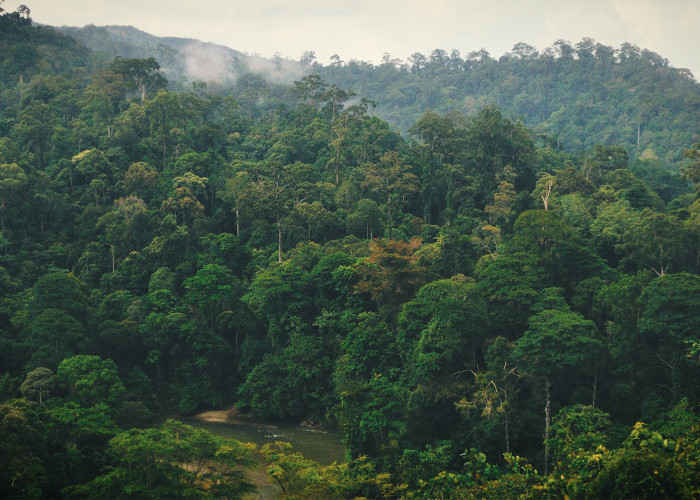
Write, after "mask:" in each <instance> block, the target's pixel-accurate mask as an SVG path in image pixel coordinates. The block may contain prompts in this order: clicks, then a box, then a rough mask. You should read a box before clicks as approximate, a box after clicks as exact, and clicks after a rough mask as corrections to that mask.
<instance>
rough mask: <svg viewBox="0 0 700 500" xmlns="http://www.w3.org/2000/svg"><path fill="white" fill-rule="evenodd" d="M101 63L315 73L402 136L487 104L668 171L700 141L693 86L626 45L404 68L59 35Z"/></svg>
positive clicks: (213, 79)
mask: <svg viewBox="0 0 700 500" xmlns="http://www.w3.org/2000/svg"><path fill="white" fill-rule="evenodd" d="M59 29H60V31H62V32H63V33H66V34H68V35H70V36H72V37H74V38H76V39H79V40H81V41H82V42H83V43H84V44H85V45H86V46H87V47H89V48H90V49H92V50H93V51H95V52H96V53H98V54H101V55H102V57H105V58H109V59H111V58H113V57H115V56H121V57H139V58H148V57H154V58H155V59H156V60H158V61H159V63H160V65H161V68H162V70H163V72H164V73H165V75H166V76H167V78H168V80H169V82H170V85H171V88H174V89H183V90H187V89H191V88H192V84H193V83H194V82H197V81H205V82H208V84H209V86H210V89H212V90H215V91H219V92H221V93H225V92H226V91H227V90H226V89H228V88H231V87H233V86H234V85H235V84H236V82H237V80H238V79H239V78H240V76H242V75H244V74H246V73H255V74H260V75H262V76H264V77H265V79H266V80H268V81H269V82H271V83H291V82H292V81H294V80H299V79H300V78H301V76H303V75H304V74H310V73H317V74H319V75H320V76H321V77H322V78H323V79H325V80H326V81H327V82H328V84H329V85H331V84H332V85H337V86H338V87H341V88H345V89H352V90H354V91H355V92H356V93H357V94H358V95H359V96H363V97H367V98H369V99H371V100H373V101H375V102H376V103H377V108H376V110H375V112H376V114H377V115H378V116H379V117H380V118H382V119H384V120H386V121H387V122H389V123H390V124H392V125H393V126H394V127H395V128H396V129H398V130H400V131H401V132H402V133H408V130H409V129H410V127H411V126H412V125H413V124H414V123H415V122H416V121H417V120H418V118H419V117H420V116H421V115H422V114H423V113H424V112H425V110H426V109H432V110H433V111H436V112H438V113H441V114H445V113H449V112H452V111H458V112H460V113H462V114H463V115H465V116H471V115H473V114H475V113H476V112H477V111H478V110H479V109H481V108H483V107H484V106H486V105H489V104H496V105H498V106H499V107H500V108H501V109H502V110H503V112H504V114H505V115H506V116H509V117H513V118H521V119H522V120H523V121H524V122H525V124H526V125H528V126H529V127H532V128H533V129H534V130H535V131H536V132H537V133H538V134H540V138H541V140H542V141H547V142H548V143H555V144H559V145H561V146H563V147H564V148H565V149H567V150H569V151H574V152H575V151H584V150H586V149H590V148H592V147H593V146H594V145H595V144H602V145H621V146H624V147H625V148H626V149H627V150H628V152H629V154H630V156H631V157H632V158H638V157H639V156H641V155H642V154H643V153H644V154H645V157H647V158H658V159H659V160H660V161H661V163H664V162H666V163H668V164H670V165H676V166H677V165H678V164H679V163H680V162H681V161H682V154H683V151H684V149H685V148H687V147H689V146H690V145H691V144H692V143H693V142H697V141H698V140H700V84H699V83H698V82H697V81H696V80H695V78H694V77H693V75H692V74H690V72H689V71H688V70H686V69H677V68H673V67H672V66H670V65H669V61H668V60H667V59H665V58H663V57H662V56H660V55H659V54H656V53H654V52H651V51H649V50H646V49H640V48H639V47H636V46H634V45H632V44H629V43H625V44H622V45H621V46H620V47H619V48H617V49H615V48H613V47H609V46H606V45H602V44H600V43H597V42H595V41H594V40H592V39H590V38H584V39H583V40H581V41H580V42H579V43H577V44H575V45H572V44H570V43H569V42H566V41H563V40H558V41H557V42H555V43H554V45H553V46H552V47H549V48H546V49H544V50H543V51H541V52H538V51H537V50H536V49H535V48H534V47H532V46H530V45H527V44H525V43H519V44H517V45H515V46H514V47H513V49H512V52H510V53H507V54H505V55H503V56H502V57H500V58H498V59H495V58H492V57H491V56H490V54H489V53H488V52H487V51H485V50H483V49H482V50H480V51H477V52H471V53H469V54H467V55H466V56H464V57H462V56H461V55H460V53H459V51H452V52H451V53H449V54H448V53H447V52H445V51H444V50H439V49H438V50H434V51H433V52H432V53H431V54H429V55H423V54H420V53H416V54H413V55H412V56H411V57H410V58H409V60H408V62H403V61H400V60H396V59H391V57H390V56H388V55H387V56H386V57H385V58H384V60H383V62H382V63H381V64H378V65H373V64H371V63H368V62H362V61H354V60H353V61H350V62H343V61H341V60H340V59H337V60H336V61H334V62H333V63H332V64H330V65H328V66H324V65H321V64H318V63H317V62H314V61H313V58H310V59H306V60H304V61H291V60H289V59H281V58H277V59H266V58H263V57H259V56H249V55H247V54H243V53H241V52H239V51H236V50H233V49H230V48H228V47H223V46H220V45H215V44H212V43H204V42H200V41H198V40H192V39H185V38H172V37H156V36H153V35H149V34H148V33H144V32H143V31H140V30H138V29H136V28H133V27H131V26H103V27H97V26H85V27H83V28H67V27H63V28H59Z"/></svg>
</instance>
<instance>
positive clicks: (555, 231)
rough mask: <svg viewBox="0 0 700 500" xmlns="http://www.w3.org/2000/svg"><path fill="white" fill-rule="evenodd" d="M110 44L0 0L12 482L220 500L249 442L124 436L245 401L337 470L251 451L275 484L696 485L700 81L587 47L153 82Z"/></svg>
mask: <svg viewBox="0 0 700 500" xmlns="http://www.w3.org/2000/svg"><path fill="white" fill-rule="evenodd" d="M110 30H112V29H111V28H110ZM107 31H108V30H106V29H100V28H94V27H93V28H86V31H85V32H84V33H87V35H85V36H87V37H88V38H89V37H93V39H92V40H93V41H92V42H89V43H95V42H94V41H95V40H98V39H99V40H102V42H100V43H101V46H102V48H103V49H104V48H106V47H107V45H106V44H105V43H104V40H106V39H107V38H106V37H109V36H111V35H108V34H107ZM73 32H77V30H73ZM109 32H110V33H125V31H124V30H123V29H121V28H115V29H114V30H112V31H109ZM132 35H134V36H137V37H140V38H139V39H140V40H142V41H144V43H152V42H153V40H154V39H153V38H149V37H148V36H146V35H145V34H140V35H139V34H138V33H136V32H132ZM129 43H130V42H129ZM129 43H125V42H124V43H123V42H118V43H115V44H114V47H110V48H109V50H115V51H118V52H119V53H118V54H113V55H115V56H116V55H119V56H120V57H118V58H116V59H113V60H111V61H110V60H109V59H108V58H109V57H111V56H105V55H100V54H96V53H90V52H89V51H88V50H87V49H85V48H84V47H83V46H79V45H78V44H76V43H75V42H74V41H72V39H69V38H66V37H64V36H62V35H59V34H58V33H56V32H55V31H54V30H52V29H51V28H48V27H45V26H33V25H32V24H31V22H30V20H29V17H28V10H27V9H20V10H18V12H16V13H4V12H0V53H2V54H3V56H4V57H3V58H2V61H0V292H1V293H0V295H1V298H0V394H1V395H2V396H3V397H14V396H18V395H21V396H23V398H24V400H23V401H20V402H17V401H12V400H9V401H6V402H5V403H4V404H3V405H0V407H2V408H3V409H2V410H0V417H1V418H2V419H3V420H2V424H1V425H2V426H3V438H5V435H7V439H6V440H4V441H3V443H2V446H3V448H2V454H1V456H0V462H2V467H0V475H2V481H1V482H0V484H1V485H0V488H3V489H2V494H3V495H4V496H8V497H16V496H45V497H59V496H61V495H77V496H90V497H101V496H138V497H141V496H174V497H191V496H217V497H221V496H233V497H236V496H240V495H241V494H242V492H243V490H245V489H246V488H247V487H246V485H245V484H244V483H245V481H243V479H242V475H241V474H243V470H242V469H241V466H242V465H243V462H245V457H244V455H247V452H246V451H245V449H244V448H245V447H243V448H240V447H238V445H235V444H233V443H228V442H224V441H221V440H217V439H216V438H212V437H210V436H207V435H205V434H203V433H200V432H199V431H196V430H194V429H191V428H188V427H185V426H181V425H180V424H175V423H168V424H166V426H165V427H163V428H152V427H151V428H143V429H132V430H130V431H126V432H124V431H123V430H122V429H120V428H119V427H120V426H129V425H139V426H144V427H145V426H147V425H148V424H149V422H150V419H151V417H152V415H154V414H163V413H168V412H171V411H179V412H181V413H183V414H190V413H194V412H196V411H198V410H200V409H205V408H219V407H225V406H227V405H230V404H233V403H234V402H236V399H238V402H239V403H240V404H241V406H242V407H244V408H245V409H246V410H249V411H251V413H253V414H254V416H255V415H257V416H260V415H264V416H267V417H274V418H277V419H294V420H296V421H301V420H313V421H314V422H321V423H324V424H328V425H334V426H337V427H338V428H339V429H340V433H341V436H342V438H343V440H344V441H345V442H346V444H347V450H348V456H349V457H351V458H356V459H357V461H350V462H347V463H344V464H341V465H333V466H329V467H322V466H319V465H318V464H313V463H311V462H309V461H306V460H305V459H303V457H300V456H297V455H295V454H292V453H289V452H288V450H286V449H283V448H280V447H279V446H278V447H277V448H275V447H274V446H271V447H270V448H269V449H268V450H267V451H266V452H265V453H268V455H269V463H268V465H270V467H272V469H271V471H272V475H273V476H274V477H275V478H277V479H278V480H279V481H280V482H281V483H282V484H284V485H285V486H284V487H285V488H287V489H288V491H287V494H288V495H296V496H309V495H312V496H313V495H316V496H323V497H341V498H346V497H352V496H365V497H370V498H376V497H381V496H394V497H398V496H411V495H413V496H417V497H421V496H422V497H426V498H427V497H430V498H439V497H445V498H446V497H450V498H460V497H469V498H471V497H479V496H481V497H483V496H487V497H515V496H521V497H562V496H564V495H569V496H570V497H580V496H585V495H586V494H587V491H588V490H587V488H589V487H591V488H592V487H593V486H592V485H595V488H597V489H596V490H595V491H599V492H601V493H600V494H601V495H608V496H610V495H613V496H614V495H632V496H640V497H642V496H653V495H662V494H665V495H677V496H680V497H682V496H684V495H686V496H687V495H690V494H695V493H697V492H695V491H694V490H692V488H694V487H695V486H694V485H697V484H698V466H697V464H698V452H697V450H698V448H699V447H698V439H697V422H696V420H697V419H696V418H695V416H694V413H693V410H694V409H695V406H696V405H697V402H698V401H700V392H699V389H698V388H699V387H700V379H699V374H700V371H698V358H697V354H698V348H697V346H698V344H699V343H700V338H698V335H697V332H698V321H699V319H698V312H697V311H698V310H700V304H698V301H697V297H698V296H700V284H699V283H698V282H697V280H698V276H697V272H698V270H700V267H699V264H698V263H699V262H700V261H699V260H698V251H697V248H698V242H699V241H700V240H699V237H698V234H700V231H698V228H700V225H699V224H700V202H698V200H697V196H696V193H695V192H693V189H692V187H693V185H694V184H697V182H696V181H697V178H696V177H697V176H696V175H695V173H694V172H695V170H697V169H696V168H695V167H696V163H697V161H696V160H697V156H698V154H697V149H698V148H697V145H692V146H690V147H689V148H688V146H689V144H690V138H691V133H692V131H693V127H694V124H697V123H698V120H697V116H696V115H697V113H696V111H697V109H696V106H695V104H693V103H694V102H695V100H696V98H695V97H694V96H695V94H697V84H696V83H695V82H693V81H691V80H689V79H688V78H687V77H686V76H684V74H683V73H682V72H681V71H678V70H675V69H673V68H670V67H668V65H667V63H666V62H664V60H663V59H661V58H660V57H659V56H657V55H656V54H653V53H651V52H648V51H640V50H638V49H637V48H636V47H634V46H631V45H629V44H626V45H624V46H623V47H621V48H620V49H618V50H616V51H615V50H613V49H612V48H609V47H605V46H602V45H600V44H595V42H593V41H592V40H588V39H584V40H582V41H581V42H580V43H579V44H576V45H575V46H571V45H570V44H568V43H567V42H565V41H558V42H556V44H555V46H554V47H553V48H551V50H547V51H544V52H542V53H541V54H538V53H537V51H536V50H535V49H534V48H533V47H529V46H527V45H526V44H518V45H516V46H515V47H514V48H513V51H512V53H509V54H506V55H505V56H504V57H503V58H501V59H500V60H499V61H496V60H494V59H492V58H491V57H490V56H489V55H488V53H486V52H485V51H481V52H475V53H472V54H469V55H467V56H466V57H462V56H460V54H459V53H457V52H456V51H455V52H453V53H452V54H450V55H448V54H447V53H445V52H443V51H439V50H437V51H434V52H433V53H432V54H431V55H430V56H429V57H426V56H422V55H421V54H414V55H413V56H412V57H411V62H410V64H407V65H402V64H401V63H400V62H397V61H395V60H392V59H391V58H390V57H389V56H387V57H386V58H385V60H384V61H383V63H382V64H381V65H379V66H372V65H369V64H365V63H359V62H356V61H353V62H350V63H342V62H341V61H340V60H339V59H336V61H335V63H334V64H333V65H332V67H330V68H323V67H322V66H321V65H319V64H315V63H312V62H311V61H312V58H310V57H309V58H308V62H309V64H311V66H310V68H307V69H311V70H313V71H316V72H317V74H316V75H313V74H306V75H305V76H304V77H302V78H301V80H300V81H299V82H297V83H296V84H294V85H287V84H276V83H268V82H266V81H265V79H264V78H263V77H262V76H260V75H254V74H250V73H248V74H244V73H246V72H247V71H249V70H250V68H249V67H247V64H248V63H249V59H248V58H247V57H246V56H243V55H239V56H237V57H239V59H238V60H237V61H231V64H232V65H233V67H235V68H236V70H237V73H239V74H242V75H243V76H241V77H240V78H239V79H238V81H236V82H232V81H228V80H227V79H225V78H224V79H222V82H221V83H217V84H213V83H207V84H206V85H204V84H203V83H201V82H197V83H196V84H195V85H190V84H187V85H185V84H184V83H183V81H181V79H179V78H171V86H170V87H168V90H166V88H165V86H166V81H165V79H164V76H163V74H161V73H160V71H159V66H160V64H162V65H163V68H164V71H168V76H169V77H170V76H171V75H173V74H176V72H177V71H180V70H182V61H180V60H179V59H178V56H177V53H176V49H177V50H179V49H178V47H182V43H184V42H180V41H177V40H174V39H173V40H169V41H168V42H167V43H164V44H163V45H161V46H160V47H157V48H156V47H155V46H153V47H150V48H148V47H139V48H133V47H132V48H129V47H130V46H129ZM131 50H133V51H132V52H130V51H131ZM137 54H141V55H142V56H143V57H144V58H143V59H137V58H135V57H134V56H135V55H137ZM156 56H158V60H156ZM277 62H278V63H280V64H278V66H279V68H284V67H286V63H284V64H283V63H282V62H281V61H277ZM290 64H291V63H290ZM238 70H240V71H238ZM281 71H283V72H284V71H286V70H281ZM349 72H355V73H353V74H355V77H354V80H353V85H352V86H353V87H354V88H355V89H358V88H359V89H363V88H364V89H365V90H366V92H365V91H363V93H366V94H368V95H370V96H371V95H384V98H383V99H381V100H379V101H378V112H377V113H378V114H377V116H374V113H375V112H371V109H370V108H371V107H373V106H374V103H372V102H371V101H369V100H368V99H366V98H363V97H359V98H358V99H356V100H350V99H351V97H352V96H353V95H355V93H354V91H352V90H350V89H348V88H346V87H345V86H344V85H342V84H341V80H342V79H343V78H345V77H346V75H347V74H348V73H349ZM307 73H308V72H307ZM457 75H458V76H459V77H458V78H457ZM581 75H585V78H583V77H582V76H581ZM447 81H449V85H447V86H446V85H444V83H445V82H447ZM377 82H381V85H377ZM591 82H593V83H591ZM185 87H186V88H185ZM658 88H661V89H663V91H664V92H663V98H661V97H658V95H660V94H657V93H656V90H655V89H658ZM176 89H180V90H176ZM631 89H635V90H634V92H631V91H628V90H631ZM295 91H296V92H295ZM530 95H535V96H537V97H536V98H534V99H531V98H529V97H528V96H530ZM464 96H468V97H466V98H465V97H464ZM494 101H496V102H498V103H499V106H494V105H493V102H494ZM590 102H597V103H602V104H600V105H599V106H595V107H591V106H590V105H589V104H590ZM652 108H653V109H652ZM659 110H661V111H659ZM657 111H658V112H657ZM381 113H386V114H385V116H389V117H391V118H392V119H393V120H395V123H399V122H400V123H401V126H402V128H403V130H408V136H406V137H402V136H401V134H400V133H398V132H396V131H394V130H392V129H391V127H390V126H389V124H388V123H386V122H384V121H382V120H381V119H380V118H378V116H382V115H381ZM401 113H407V114H405V115H400V114H401ZM462 113H464V114H462ZM409 115H412V116H414V118H413V119H410V120H409V119H408V118H402V117H401V116H404V117H405V116H409ZM511 116H523V117H524V118H523V120H524V121H521V120H514V119H511V118H509V117H511ZM407 120H409V121H410V123H409V121H407ZM413 120H415V123H413ZM669 124H670V125H669ZM528 125H529V126H532V127H534V128H532V129H530V128H528ZM683 148H688V149H687V151H686V153H685V160H683V161H685V164H684V167H685V168H684V169H683V178H681V177H680V176H679V175H677V172H676V167H677V163H678V161H679V160H680V153H679V152H680V151H681V149H683ZM567 151H577V152H578V153H577V154H575V155H574V154H571V153H569V152H567ZM695 187H697V186H695ZM540 200H541V201H542V203H543V205H541V204H540ZM540 207H543V208H544V210H539V209H538V208H540ZM384 235H385V236H388V238H387V239H384V238H381V236H384ZM68 270H70V271H68ZM671 273H674V274H671ZM568 304H572V307H574V310H572V309H571V308H570V307H569V305H568ZM54 372H55V375H54ZM683 401H686V403H683V404H684V405H685V406H683V405H680V406H679V402H683ZM589 402H591V403H593V404H594V405H595V407H596V409H593V408H592V407H589V406H582V405H584V404H588V403H589ZM543 406H544V408H545V416H547V419H546V421H545V436H544V437H545V439H546V440H547V443H546V447H545V457H544V463H545V469H546V470H547V472H549V471H548V469H547V463H548V459H547V450H549V451H550V452H551V454H552V457H553V459H554V469H553V472H552V474H549V475H547V477H543V476H542V475H541V474H539V473H538V472H537V471H536V470H535V468H534V466H532V465H530V462H528V461H532V462H531V463H533V464H534V463H536V464H539V463H541V462H542V461H543V460H542V458H543V457H542V452H541V449H542V444H543V443H542V435H541V432H540V429H541V427H542V426H541V424H540V420H541V414H542V407H543ZM670 408H674V409H673V410H672V411H671V412H670V413H669V409H670ZM558 409H561V411H559V413H558V415H557V416H556V417H555V419H554V422H553V424H552V425H551V428H550V425H549V418H548V417H549V415H550V414H551V413H556V411H557V410H558ZM607 415H610V416H609V417H607ZM640 418H642V419H644V420H646V421H649V422H652V424H650V427H649V428H651V429H652V431H649V430H648V429H647V430H644V429H641V428H635V430H634V432H635V433H636V434H635V435H636V436H637V437H635V438H634V439H631V440H629V441H628V442H626V443H621V441H622V439H621V438H620V436H621V434H623V433H624V432H625V430H624V429H625V426H626V425H630V424H632V423H634V422H636V421H638V420H640ZM608 419H609V420H608ZM609 422H610V423H611V425H608V423H609ZM671 422H673V424H674V425H671ZM654 432H656V434H654ZM115 436H116V437H115ZM660 436H665V439H666V440H667V442H666V445H664V444H663V443H664V440H663V439H661V438H660ZM110 439H113V441H112V442H111V444H110ZM669 443H671V444H669ZM601 446H604V447H605V448H603V447H601ZM464 449H469V450H470V451H469V452H467V453H466V454H465V455H462V456H460V455H459V453H458V452H457V450H464ZM503 452H505V453H506V454H505V456H504V455H503ZM226 454H233V455H235V456H233V455H232V456H231V457H230V458H231V461H229V462H226V461H223V462H222V460H224V459H223V457H224V456H228V455H226ZM272 455H274V457H273V456H272ZM365 455H366V456H367V458H366V459H365V458H363V457H364V456H365ZM502 456H503V458H501V457H502ZM519 456H520V457H526V458H519ZM227 460H228V459H227ZM627 462H629V463H632V464H637V465H635V466H638V469H639V470H640V471H641V473H640V474H639V475H635V474H637V472H635V471H634V470H633V466H629V467H628V466H627V465H625V464H626V463H627ZM618 467H619V468H620V471H623V472H624V476H625V479H624V481H622V480H621V481H620V485H623V483H624V484H625V486H624V487H623V486H620V488H622V489H615V488H616V486H615V484H614V482H613V479H611V478H614V474H615V472H616V470H617V468H618ZM654 470H656V471H659V472H661V471H663V472H664V473H666V476H667V479H668V480H666V479H662V480H660V479H657V478H656V477H655V476H654V477H652V476H651V474H653V471H654ZM227 474H228V475H227ZM387 474H393V476H392V478H391V479H389V476H387ZM215 476H216V477H215ZM562 476H563V477H562ZM13 481H14V482H13ZM397 483H401V484H400V485H398V484H397ZM149 484H150V485H151V486H152V488H150V489H149V488H148V487H147V486H148V485H149ZM70 485H73V486H71V487H70V488H68V489H65V488H66V487H67V486H70ZM144 485H145V486H144ZM62 491H63V493H62ZM591 491H593V490H591Z"/></svg>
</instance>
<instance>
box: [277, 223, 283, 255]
mask: <svg viewBox="0 0 700 500" xmlns="http://www.w3.org/2000/svg"><path fill="white" fill-rule="evenodd" d="M277 262H282V224H280V214H277Z"/></svg>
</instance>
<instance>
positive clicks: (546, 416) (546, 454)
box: [544, 379, 552, 476]
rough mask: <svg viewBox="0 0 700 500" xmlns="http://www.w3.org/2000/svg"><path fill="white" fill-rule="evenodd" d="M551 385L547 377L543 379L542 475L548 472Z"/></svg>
mask: <svg viewBox="0 0 700 500" xmlns="http://www.w3.org/2000/svg"><path fill="white" fill-rule="evenodd" d="M551 386H552V384H551V382H550V381H549V379H547V380H546V381H545V394H546V399H547V402H546V403H545V405H544V475H545V476H546V475H547V474H549V444H548V443H547V441H549V424H550V422H551V418H550V406H551V393H550V387H551Z"/></svg>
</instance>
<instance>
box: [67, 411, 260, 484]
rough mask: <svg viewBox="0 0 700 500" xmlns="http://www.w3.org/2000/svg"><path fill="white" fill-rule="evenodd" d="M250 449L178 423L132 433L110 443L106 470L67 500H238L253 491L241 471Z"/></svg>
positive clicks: (125, 433)
mask: <svg viewBox="0 0 700 500" xmlns="http://www.w3.org/2000/svg"><path fill="white" fill-rule="evenodd" d="M251 452H252V445H249V444H246V443H241V442H238V441H235V440H232V439H223V438H218V437H215V436H212V435H211V434H209V433H208V432H207V431H204V430H202V429H195V428H193V427H191V426H189V425H185V424H182V423H181V422H178V421H176V420H168V421H166V422H165V423H164V424H163V425H162V426H161V427H160V428H157V429H156V428H151V429H144V430H141V429H131V430H129V431H126V432H123V433H121V434H118V435H117V436H115V437H114V438H112V439H111V440H110V442H109V447H108V449H107V453H108V454H109V457H110V465H109V466H108V467H107V469H106V471H105V472H104V473H103V474H101V475H99V476H98V477H96V478H95V479H93V480H91V481H89V482H87V483H85V484H81V485H75V486H70V487H68V488H66V489H65V490H64V494H67V495H68V496H71V497H123V496H127V497H136V498H163V497H169V498H220V497H221V496H226V497H228V498H241V497H242V495H243V494H244V493H246V492H248V491H251V490H252V485H251V484H250V483H249V482H248V481H247V480H246V479H245V478H244V473H243V470H242V469H241V467H242V466H243V467H246V466H250V465H251V464H252V462H251V458H250V455H251Z"/></svg>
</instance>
